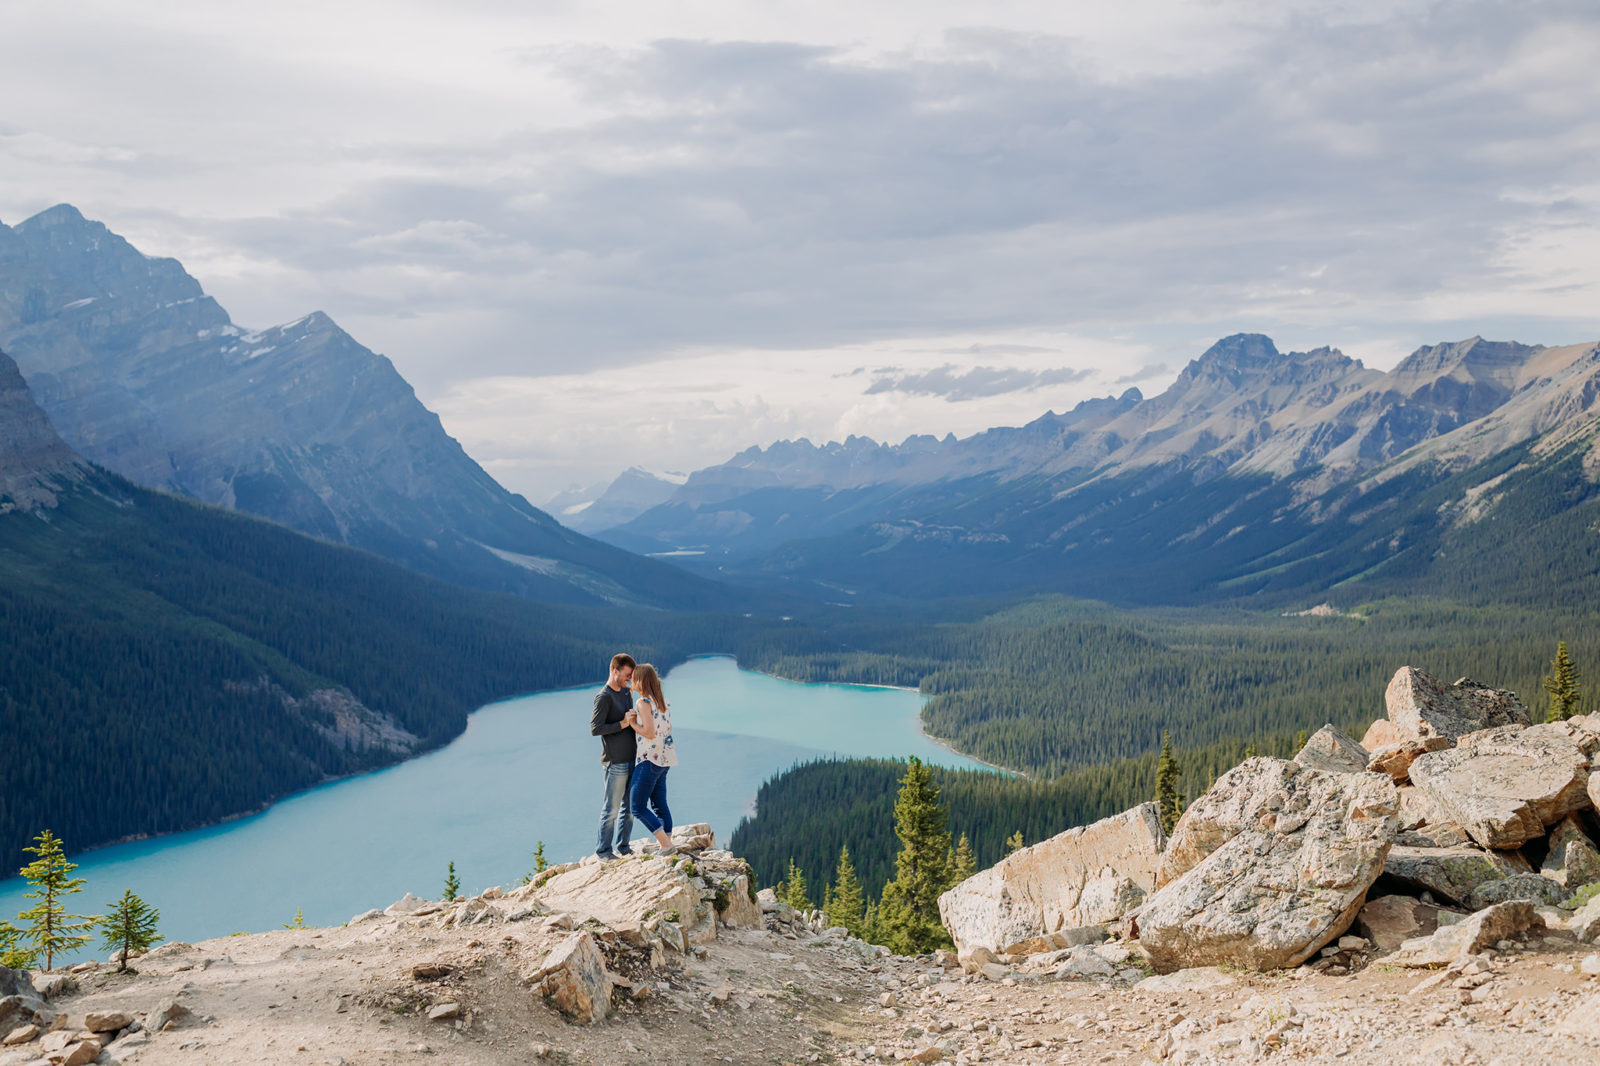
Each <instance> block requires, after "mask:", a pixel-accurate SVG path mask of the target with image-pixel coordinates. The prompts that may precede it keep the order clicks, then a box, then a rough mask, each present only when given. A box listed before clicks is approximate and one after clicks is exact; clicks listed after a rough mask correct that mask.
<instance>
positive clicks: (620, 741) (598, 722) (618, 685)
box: [589, 653, 637, 862]
mask: <svg viewBox="0 0 1600 1066" xmlns="http://www.w3.org/2000/svg"><path fill="white" fill-rule="evenodd" d="M636 665H637V664H636V663H635V662H634V661H633V656H631V655H628V654H626V653H619V654H617V655H613V656H612V657H611V677H610V678H609V679H608V680H607V681H606V684H605V687H604V688H602V689H601V690H600V691H599V692H598V693H597V694H596V695H595V698H594V712H593V713H592V714H590V716H589V732H590V734H592V735H593V736H597V737H599V738H600V744H601V748H600V763H601V765H603V766H604V767H605V768H606V800H605V806H604V807H602V808H601V809H600V840H599V843H598V845H597V846H596V847H595V849H594V853H595V854H596V855H598V856H600V861H601V862H609V861H611V860H612V859H615V858H616V857H617V856H618V855H632V854H633V850H632V849H631V848H630V847H629V842H630V841H631V840H632V839H633V813H632V812H631V811H630V810H629V809H628V786H629V784H631V783H632V780H633V760H634V756H635V755H636V754H637V737H636V736H635V735H634V732H633V723H634V717H633V690H632V688H631V687H630V686H631V685H632V683H633V668H634V666H636ZM619 816H620V817H619ZM619 822H620V823H621V824H620V825H619V824H618V823H619ZM613 828H615V829H616V830H617V836H618V837H619V838H620V840H621V844H620V845H619V846H617V847H616V848H615V849H613V847H612V836H611V834H612V830H613Z"/></svg>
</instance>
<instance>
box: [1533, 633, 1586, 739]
mask: <svg viewBox="0 0 1600 1066" xmlns="http://www.w3.org/2000/svg"><path fill="white" fill-rule="evenodd" d="M1543 685H1544V690H1545V691H1546V692H1548V693H1549V694H1550V710H1549V712H1548V713H1547V714H1546V715H1545V721H1547V722H1560V721H1564V720H1565V719H1568V718H1571V717H1572V716H1573V715H1575V714H1577V713H1578V697H1579V696H1580V695H1581V694H1582V693H1581V692H1580V690H1579V677H1578V668H1577V666H1576V665H1574V664H1573V662H1572V656H1570V655H1568V654H1567V642H1566V641H1564V640H1563V641H1558V642H1557V643H1556V657H1555V658H1554V659H1552V660H1551V661H1550V676H1548V677H1546V678H1545V679H1544V682H1543Z"/></svg>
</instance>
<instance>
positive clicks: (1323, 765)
mask: <svg viewBox="0 0 1600 1066" xmlns="http://www.w3.org/2000/svg"><path fill="white" fill-rule="evenodd" d="M1367 759H1368V755H1367V749H1366V748H1363V747H1362V746H1361V745H1360V744H1357V743H1356V742H1355V741H1354V740H1351V739H1350V738H1349V737H1347V736H1345V735H1344V734H1343V733H1341V732H1339V731H1338V730H1337V729H1335V728H1333V726H1332V725H1325V726H1323V727H1322V728H1321V729H1319V730H1317V731H1316V732H1315V733H1313V734H1311V737H1310V738H1309V739H1308V740H1307V741H1306V743H1305V747H1303V748H1301V749H1300V751H1299V753H1298V754H1297V755H1295V757H1294V761H1295V762H1297V763H1299V764H1300V765H1301V766H1309V767H1311V768H1312V769H1313V770H1326V771H1328V772H1329V773H1336V774H1358V773H1360V772H1361V771H1363V770H1365V769H1366V768H1367Z"/></svg>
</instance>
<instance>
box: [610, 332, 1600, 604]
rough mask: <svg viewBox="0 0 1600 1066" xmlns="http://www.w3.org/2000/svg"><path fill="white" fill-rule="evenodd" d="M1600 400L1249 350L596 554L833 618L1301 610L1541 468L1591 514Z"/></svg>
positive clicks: (813, 481) (784, 450) (725, 472)
mask: <svg viewBox="0 0 1600 1066" xmlns="http://www.w3.org/2000/svg"><path fill="white" fill-rule="evenodd" d="M1597 395H1600V346H1596V345H1574V346H1569V347H1563V348H1544V347H1530V346H1527V345H1520V344H1515V343H1509V342H1490V341H1485V340H1483V339H1481V338H1472V339H1470V340H1467V341H1462V342H1459V343H1454V344H1441V345H1435V346H1431V347H1426V348H1422V349H1419V350H1418V351H1416V352H1415V353H1413V354H1412V355H1411V356H1409V357H1408V358H1406V359H1405V360H1404V361H1402V362H1401V363H1400V364H1399V365H1398V366H1397V367H1395V369H1393V370H1391V371H1389V372H1387V373H1384V372H1380V371H1375V370H1371V369H1368V368H1366V367H1364V366H1362V365H1361V363H1360V362H1358V361H1356V360H1353V359H1350V358H1348V357H1346V356H1344V355H1343V354H1341V353H1339V352H1337V351H1335V350H1333V349H1328V348H1322V349H1317V350H1315V351H1310V352H1289V353H1282V352H1279V351H1278V350H1277V348H1276V346H1274V345H1273V343H1272V341H1271V340H1270V339H1268V338H1266V337H1263V336H1260V335H1252V334H1241V335H1237V336H1233V337H1228V338H1225V339H1223V340H1221V341H1219V342H1218V343H1217V344H1215V345H1213V346H1212V347H1211V348H1210V349H1209V350H1208V351H1206V352H1205V353H1204V354H1203V355H1202V356H1201V357H1200V358H1198V359H1196V360H1194V361H1193V362H1191V363H1190V364H1189V365H1188V366H1187V367H1186V368H1185V369H1184V371H1183V373H1182V374H1180V375H1179V377H1178V379H1177V381H1176V382H1174V384H1173V385H1172V386H1171V387H1170V388H1169V389H1167V390H1166V391H1165V392H1163V393H1162V394H1161V395H1160V396H1156V397H1153V398H1150V399H1143V398H1141V397H1139V396H1137V394H1131V395H1128V396H1124V397H1123V398H1122V399H1121V400H1112V399H1110V398H1107V399H1103V400H1098V401H1094V402H1092V403H1090V404H1085V405H1081V406H1080V407H1079V408H1078V409H1077V410H1075V411H1073V412H1070V413H1069V414H1067V415H1059V416H1058V415H1053V414H1052V415H1046V416H1045V417H1044V418H1041V419H1038V420H1036V421H1035V422H1032V423H1030V424H1028V425H1027V426H1024V427H1022V428H1020V429H1002V430H990V431H988V432H986V433H980V434H977V435H975V436H973V437H969V438H967V439H965V440H954V439H951V438H946V439H944V440H933V439H932V438H913V439H911V440H909V441H907V442H906V443H905V444H903V445H898V446H889V445H881V444H877V443H874V442H872V441H869V440H863V439H861V438H851V439H850V440H848V441H845V442H844V443H842V444H837V443H836V444H828V445H824V446H822V447H816V446H813V445H811V444H810V443H809V442H806V441H799V442H782V443H779V444H776V445H773V446H772V447H770V448H766V449H751V450H749V451H747V452H744V453H741V454H740V455H738V456H735V457H734V458H733V459H732V460H730V461H729V462H728V463H725V464H722V465H720V466H717V467H712V468H709V469H707V470H703V471H697V472H696V473H694V474H693V475H691V476H690V478H689V479H688V481H687V482H686V483H685V485H684V487H683V488H682V489H680V490H679V491H678V492H677V493H676V494H674V496H673V497H672V499H670V500H668V501H667V502H666V503H665V504H662V505H661V506H659V507H656V508H654V509H652V510H650V511H647V512H645V513H644V514H642V515H640V516H639V517H638V518H636V519H634V520H633V521H631V522H629V523H626V524H624V525H623V526H620V527H618V528H616V529H612V530H608V531H606V532H605V533H604V534H603V536H604V537H606V538H607V539H610V540H613V541H614V542H616V543H620V544H626V545H628V546H630V547H632V548H634V549H635V550H641V551H643V550H660V549H662V548H667V547H671V548H677V549H691V550H700V551H704V552H705V553H706V554H705V555H704V556H703V557H701V558H700V559H699V560H698V565H701V566H704V567H706V568H707V569H708V570H709V569H712V568H716V569H717V570H720V571H721V572H723V573H726V574H729V575H732V576H736V577H741V578H742V579H744V580H762V581H770V582H775V583H785V584H791V585H795V584H798V585H801V586H806V587H810V588H813V589H818V590H822V591H823V593H824V594H825V595H829V596H831V597H837V596H838V595H839V591H840V590H846V591H849V590H857V591H862V590H876V591H879V592H886V593H891V594H897V595H903V594H914V595H937V594H956V593H961V594H969V593H990V592H1000V591H1013V590H1024V589H1035V588H1053V589H1061V590H1065V591H1073V592H1078V593H1082V594H1085V595H1094V596H1100V597H1104V598H1109V599H1122V600H1130V599H1132V600H1141V601H1155V602H1162V601H1166V602H1177V601H1185V600H1193V599H1197V598H1198V599H1207V598H1217V597H1219V596H1233V595H1238V594H1240V593H1242V592H1246V591H1261V590H1266V589H1284V588H1289V587H1291V586H1295V587H1312V586H1316V585H1318V583H1319V582H1323V581H1324V579H1326V583H1331V582H1332V581H1335V580H1345V579H1348V578H1350V577H1353V576H1356V575H1359V574H1363V573H1366V572H1368V571H1372V572H1376V571H1375V570H1374V568H1378V569H1381V570H1383V572H1385V573H1390V574H1392V573H1395V572H1396V571H1395V569H1394V567H1393V566H1392V565H1391V558H1392V557H1397V556H1399V555H1402V554H1404V552H1405V551H1406V550H1407V547H1406V546H1407V545H1408V544H1413V546H1416V545H1420V544H1422V543H1423V542H1424V541H1426V542H1427V543H1431V544H1434V545H1435V548H1434V550H1437V551H1440V552H1443V551H1445V548H1444V547H1443V545H1444V544H1445V543H1446V542H1449V543H1450V544H1451V545H1452V547H1451V549H1450V550H1451V551H1453V552H1457V553H1461V552H1465V551H1467V548H1466V547H1465V546H1464V545H1465V544H1466V542H1465V541H1464V540H1463V538H1464V537H1466V538H1469V539H1470V534H1471V532H1472V531H1471V530H1470V529H1469V528H1468V527H1470V526H1473V525H1474V524H1475V523H1480V521H1481V520H1482V519H1484V518H1486V517H1488V516H1490V515H1491V514H1492V513H1493V511H1494V507H1495V505H1496V504H1495V501H1497V500H1501V499H1505V498H1509V496H1510V495H1515V492H1514V491H1513V490H1514V489H1515V486H1516V485H1518V484H1521V485H1523V486H1525V487H1526V486H1530V485H1532V484H1533V479H1535V477H1536V476H1537V477H1545V476H1547V475H1550V476H1553V475H1551V471H1553V470H1554V469H1556V468H1557V467H1559V468H1560V469H1561V470H1562V471H1563V473H1562V474H1561V475H1560V478H1565V479H1567V480H1563V481H1561V484H1563V485H1565V486H1566V487H1565V488H1564V489H1563V490H1562V492H1563V493H1564V494H1565V495H1564V496H1563V499H1564V500H1568V501H1572V502H1573V506H1578V505H1580V504H1585V501H1587V500H1588V498H1589V496H1588V493H1587V490H1585V489H1584V488H1583V486H1582V485H1581V484H1580V485H1574V484H1569V483H1568V482H1569V481H1570V478H1571V477H1572V476H1577V475H1573V474H1572V470H1573V469H1579V470H1586V469H1591V468H1593V469H1597V470H1600V458H1596V459H1593V460H1592V459H1590V458H1589V457H1588V456H1589V453H1588V450H1587V449H1588V448H1589V442H1590V441H1591V439H1592V437H1593V435H1594V433H1595V428H1596V409H1595V404H1596V399H1597ZM1535 442H1537V444H1535ZM1530 448H1531V450H1529V449H1530ZM1514 453H1515V454H1516V455H1518V456H1520V458H1518V459H1516V460H1515V461H1513V459H1512V456H1513V454H1514ZM1574 455H1577V458H1576V459H1574V458H1573V456H1574ZM1574 462H1576V463H1578V464H1579V465H1578V467H1577V468H1573V467H1572V466H1571V464H1572V463H1574ZM1584 464H1588V465H1587V466H1585V465H1584ZM1480 468H1481V469H1480ZM1484 470H1487V471H1490V472H1489V473H1483V476H1482V478H1479V479H1478V480H1474V478H1475V477H1477V473H1475V471H1476V472H1480V473H1481V472H1482V471H1484ZM1497 478H1498V479H1499V480H1498V481H1496V480H1494V479H1497ZM1560 478H1558V480H1560ZM1496 486H1500V487H1498V488H1497V487H1496ZM1528 491H1532V490H1531V489H1528ZM1451 493H1454V494H1455V495H1454V496H1451V495H1450V494H1451ZM1441 494H1443V495H1441ZM1422 499H1425V500H1427V501H1428V503H1427V507H1428V508H1431V510H1426V511H1417V510H1416V509H1415V508H1416V507H1418V506H1421V505H1420V504H1418V503H1417V502H1416V501H1417V500H1422ZM1444 514H1453V515H1456V516H1457V518H1458V519H1459V521H1458V523H1457V525H1456V526H1454V527H1451V528H1449V529H1446V528H1445V527H1444V526H1441V525H1440V524H1439V522H1440V519H1439V516H1440V515H1444ZM1564 535H1565V534H1564ZM1408 537H1411V538H1420V539H1418V540H1415V541H1414V542H1413V541H1412V540H1408ZM653 546H654V547H653ZM1419 550H1420V548H1419ZM1441 558H1442V556H1441ZM696 562H697V561H696V560H695V559H693V557H690V558H689V564H690V565H696ZM1413 562H1414V560H1413ZM1428 565H1429V566H1430V567H1431V566H1432V565H1433V564H1431V563H1430V564H1428ZM1296 582H1298V583H1299V584H1298V586H1296V585H1295V583H1296Z"/></svg>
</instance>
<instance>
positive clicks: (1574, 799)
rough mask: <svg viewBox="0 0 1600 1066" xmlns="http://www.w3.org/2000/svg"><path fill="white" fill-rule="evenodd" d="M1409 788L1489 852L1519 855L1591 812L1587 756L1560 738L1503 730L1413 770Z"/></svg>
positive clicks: (1550, 732) (1542, 729)
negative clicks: (1550, 830)
mask: <svg viewBox="0 0 1600 1066" xmlns="http://www.w3.org/2000/svg"><path fill="white" fill-rule="evenodd" d="M1411 781H1412V783H1413V784H1415V785H1416V787H1417V788H1419V789H1421V790H1422V791H1423V792H1424V793H1426V794H1427V797H1428V798H1429V799H1430V800H1431V801H1433V804H1434V806H1436V807H1438V808H1439V809H1441V810H1443V811H1444V812H1445V813H1446V814H1447V815H1449V817H1450V820H1451V821H1453V822H1456V823H1457V824H1459V825H1460V826H1461V827H1462V828H1463V829H1465V830H1466V831H1467V832H1468V833H1470V834H1471V835H1472V839H1473V840H1476V841H1477V842H1478V843H1479V844H1482V845H1483V846H1484V847H1486V848H1518V847H1521V846H1522V845H1523V844H1525V843H1527V842H1528V841H1530V840H1533V839H1534V838H1536V837H1541V836H1543V835H1544V834H1545V830H1546V828H1547V827H1549V826H1552V825H1554V824H1555V823H1556V822H1559V821H1560V820H1561V819H1563V818H1565V817H1566V816H1567V815H1569V814H1571V813H1572V812H1573V811H1576V810H1579V809H1581V808H1583V807H1586V806H1588V803H1589V797H1588V794H1587V791H1586V790H1587V788H1588V785H1589V756H1588V755H1587V754H1585V753H1584V751H1583V749H1582V748H1581V747H1579V745H1578V744H1576V743H1575V742H1574V741H1573V739H1572V738H1571V737H1570V736H1569V735H1567V734H1566V733H1565V732H1564V731H1562V730H1559V729H1552V728H1549V727H1547V726H1535V727H1534V728H1531V729H1528V728H1519V727H1517V726H1502V727H1499V728H1495V729H1485V730H1482V731H1480V732H1477V733H1472V734H1469V735H1467V736H1464V737H1462V738H1461V740H1460V741H1459V742H1458V743H1457V745H1456V746H1455V747H1454V748H1451V749H1449V750H1447V751H1436V752H1431V753H1429V754H1427V755H1423V756H1420V757H1418V759H1417V760H1416V762H1414V763H1412V764H1411Z"/></svg>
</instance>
